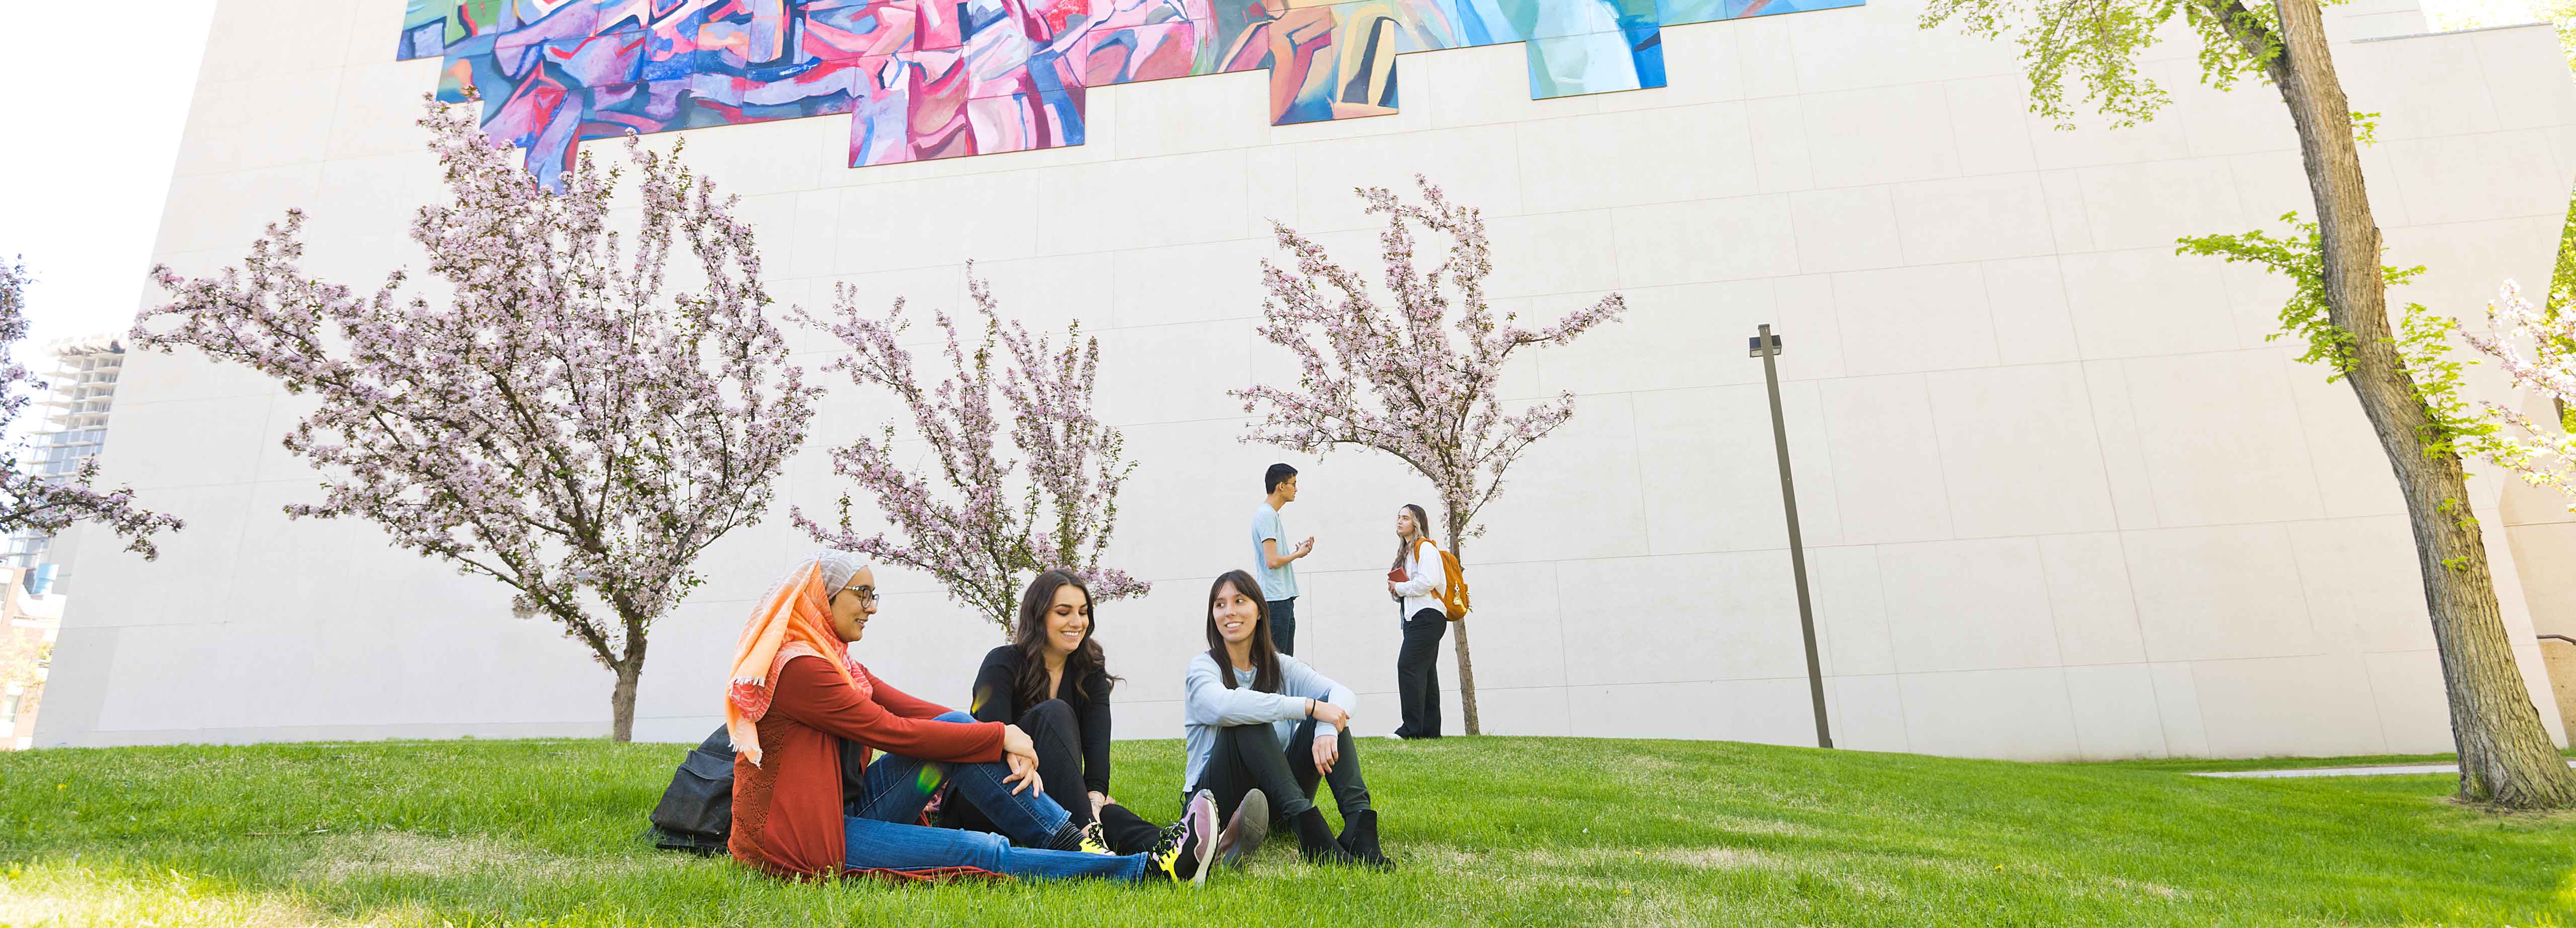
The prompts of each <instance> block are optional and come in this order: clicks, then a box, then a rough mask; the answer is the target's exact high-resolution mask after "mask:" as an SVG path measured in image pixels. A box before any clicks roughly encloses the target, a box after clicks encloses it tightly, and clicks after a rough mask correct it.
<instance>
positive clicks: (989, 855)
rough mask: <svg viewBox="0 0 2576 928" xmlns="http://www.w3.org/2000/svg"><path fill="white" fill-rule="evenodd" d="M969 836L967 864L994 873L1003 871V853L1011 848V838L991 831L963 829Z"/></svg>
mask: <svg viewBox="0 0 2576 928" xmlns="http://www.w3.org/2000/svg"><path fill="white" fill-rule="evenodd" d="M958 834H961V835H965V836H967V840H966V846H965V851H966V853H965V855H964V856H965V858H966V866H969V867H974V868H976V869H979V870H988V871H991V872H994V873H1000V872H1002V855H1003V854H1005V853H1008V852H1009V851H1010V849H1011V839H1009V838H1005V837H1002V836H1001V835H997V834H994V833H992V832H989V831H961V832H958Z"/></svg>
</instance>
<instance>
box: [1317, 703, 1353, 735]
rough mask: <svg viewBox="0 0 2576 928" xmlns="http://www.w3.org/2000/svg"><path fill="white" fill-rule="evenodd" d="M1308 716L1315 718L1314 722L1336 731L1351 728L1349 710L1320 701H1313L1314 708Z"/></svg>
mask: <svg viewBox="0 0 2576 928" xmlns="http://www.w3.org/2000/svg"><path fill="white" fill-rule="evenodd" d="M1310 714H1312V715H1313V716H1314V717H1315V721H1317V722H1321V723H1324V724H1326V725H1331V726H1333V727H1334V728H1336V729H1342V728H1349V727H1351V710H1349V709H1344V708H1342V707H1340V706H1336V705H1333V704H1332V703H1329V702H1325V701H1323V700H1321V699H1318V700H1315V708H1314V710H1313V711H1312V712H1311V713H1310Z"/></svg>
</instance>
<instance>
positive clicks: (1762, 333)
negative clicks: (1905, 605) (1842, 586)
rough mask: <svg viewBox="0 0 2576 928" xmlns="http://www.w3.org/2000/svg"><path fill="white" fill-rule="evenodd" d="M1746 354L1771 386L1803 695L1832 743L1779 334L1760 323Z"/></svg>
mask: <svg viewBox="0 0 2576 928" xmlns="http://www.w3.org/2000/svg"><path fill="white" fill-rule="evenodd" d="M1751 349H1752V350H1751V351H1749V352H1747V354H1746V356H1747V357H1754V358H1761V359H1762V383H1763V384H1764V385H1765V386H1768V387H1770V388H1771V444H1772V447H1773V448H1774V449H1775V450H1777V451H1778V452H1779V455H1780V508H1782V509H1784V510H1786V511H1787V512H1788V515H1789V575H1790V577H1791V578H1792V579H1793V580H1794V581H1795V582H1796V584H1797V587H1798V633H1799V635H1800V636H1802V637H1804V638H1805V639H1806V642H1807V695H1808V696H1809V697H1810V698H1812V699H1814V700H1815V704H1816V746H1817V747H1820V748H1829V747H1833V746H1834V733H1833V730H1832V729H1831V728H1830V727H1828V726H1827V725H1826V724H1825V675H1824V671H1823V670H1822V669H1821V667H1820V666H1819V665H1818V664H1817V662H1816V612H1815V607H1813V606H1812V605H1810V604H1809V603H1808V601H1807V548H1806V544H1805V543H1804V542H1803V541H1801V540H1800V539H1799V537H1798V488H1797V485H1796V484H1794V483H1792V482H1790V480H1789V429H1788V426H1787V425H1786V424H1785V423H1784V422H1783V420H1782V419H1781V416H1780V367H1779V363H1778V362H1776V361H1774V360H1772V359H1774V358H1777V357H1779V356H1780V336H1777V335H1773V334H1771V325H1770V324H1769V323H1764V324H1763V325H1762V327H1761V328H1760V329H1759V330H1757V334H1755V335H1754V336H1753V338H1752V339H1751Z"/></svg>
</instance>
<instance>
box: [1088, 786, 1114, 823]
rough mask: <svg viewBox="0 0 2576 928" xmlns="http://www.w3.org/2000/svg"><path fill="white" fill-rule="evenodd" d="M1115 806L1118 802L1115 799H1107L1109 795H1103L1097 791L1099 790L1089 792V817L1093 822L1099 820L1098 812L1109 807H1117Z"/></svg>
mask: <svg viewBox="0 0 2576 928" xmlns="http://www.w3.org/2000/svg"><path fill="white" fill-rule="evenodd" d="M1117 804H1118V800H1115V799H1111V798H1109V794H1107V793H1103V792H1101V791H1099V790H1092V791H1091V817H1092V819H1093V820H1094V821H1097V820H1099V818H1100V810H1102V809H1106V808H1109V807H1110V806H1114V805H1117Z"/></svg>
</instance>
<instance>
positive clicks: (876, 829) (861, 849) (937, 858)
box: [844, 817, 1153, 880]
mask: <svg viewBox="0 0 2576 928" xmlns="http://www.w3.org/2000/svg"><path fill="white" fill-rule="evenodd" d="M844 821H845V822H846V823H847V824H846V827H847V828H848V831H847V833H846V835H845V837H846V838H847V839H848V842H849V852H848V853H849V856H848V858H847V861H848V862H847V863H846V864H844V866H846V867H848V868H849V869H852V870H931V869H937V868H940V867H975V868H978V869H982V870H989V871H992V872H994V873H1006V874H1009V875H1011V876H1018V877H1028V878H1030V879H1036V880H1070V879H1078V878H1081V877H1094V878H1098V879H1104V880H1142V879H1145V878H1147V877H1148V876H1151V875H1152V874H1153V867H1152V865H1151V864H1150V863H1148V858H1147V857H1146V856H1145V855H1143V854H1129V855H1127V856H1125V857H1111V856H1108V855H1106V854H1086V853H1083V852H1081V851H1047V850H1036V849H1032V848H1025V847H1012V846H1011V842H1010V841H1009V840H1007V839H1005V838H1003V837H1002V836H1001V835H997V834H994V833H992V832H989V831H961V830H958V829H955V828H929V827H925V826H921V825H897V824H895V823H893V822H880V821H877V820H875V819H867V818H855V817H853V818H848V819H844Z"/></svg>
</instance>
